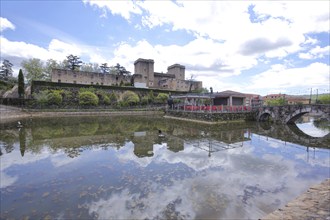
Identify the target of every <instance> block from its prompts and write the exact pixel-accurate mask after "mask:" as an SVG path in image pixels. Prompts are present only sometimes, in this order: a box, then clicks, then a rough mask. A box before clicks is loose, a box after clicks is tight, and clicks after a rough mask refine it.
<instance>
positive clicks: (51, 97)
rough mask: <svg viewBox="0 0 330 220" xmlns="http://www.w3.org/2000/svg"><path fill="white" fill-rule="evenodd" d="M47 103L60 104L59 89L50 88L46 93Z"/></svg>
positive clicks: (60, 95)
mask: <svg viewBox="0 0 330 220" xmlns="http://www.w3.org/2000/svg"><path fill="white" fill-rule="evenodd" d="M48 104H49V105H60V104H62V94H61V91H59V90H52V91H50V92H49V93H48Z"/></svg>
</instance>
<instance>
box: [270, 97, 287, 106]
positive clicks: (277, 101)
mask: <svg viewBox="0 0 330 220" xmlns="http://www.w3.org/2000/svg"><path fill="white" fill-rule="evenodd" d="M266 104H267V105H268V106H279V105H286V104H287V102H286V101H285V99H284V98H278V99H272V100H268V101H267V102H266Z"/></svg>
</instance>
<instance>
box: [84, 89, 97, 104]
mask: <svg viewBox="0 0 330 220" xmlns="http://www.w3.org/2000/svg"><path fill="white" fill-rule="evenodd" d="M98 104H99V98H98V97H97V95H95V94H94V93H93V92H90V91H85V92H79V105H86V106H91V105H94V106H96V105H98Z"/></svg>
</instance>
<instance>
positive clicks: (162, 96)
mask: <svg viewBox="0 0 330 220" xmlns="http://www.w3.org/2000/svg"><path fill="white" fill-rule="evenodd" d="M167 99H168V94H166V93H159V94H158V96H157V97H156V102H157V103H166V102H167Z"/></svg>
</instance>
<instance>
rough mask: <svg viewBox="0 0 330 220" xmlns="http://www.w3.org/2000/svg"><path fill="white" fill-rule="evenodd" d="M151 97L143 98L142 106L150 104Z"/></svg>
mask: <svg viewBox="0 0 330 220" xmlns="http://www.w3.org/2000/svg"><path fill="white" fill-rule="evenodd" d="M149 101H150V100H149V97H148V96H143V97H142V98H141V104H142V105H147V104H148V103H149Z"/></svg>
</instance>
